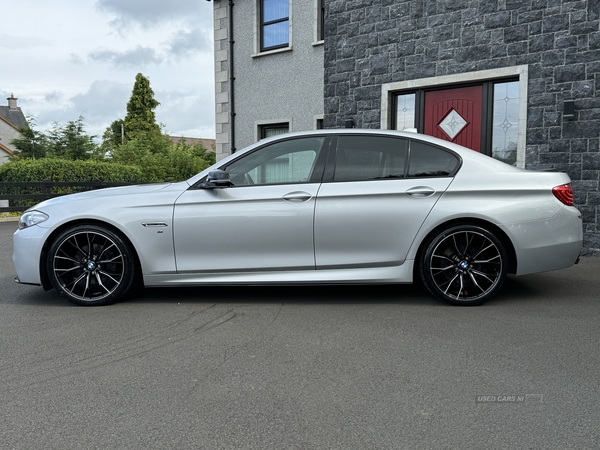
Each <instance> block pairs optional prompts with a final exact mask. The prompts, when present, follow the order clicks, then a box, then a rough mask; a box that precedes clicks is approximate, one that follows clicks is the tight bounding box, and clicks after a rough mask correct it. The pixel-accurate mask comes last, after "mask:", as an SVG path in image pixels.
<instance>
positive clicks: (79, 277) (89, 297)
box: [46, 225, 135, 306]
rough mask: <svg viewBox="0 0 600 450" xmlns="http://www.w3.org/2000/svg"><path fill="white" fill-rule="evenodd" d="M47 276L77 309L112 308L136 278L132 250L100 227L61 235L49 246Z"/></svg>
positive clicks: (83, 228)
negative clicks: (89, 307)
mask: <svg viewBox="0 0 600 450" xmlns="http://www.w3.org/2000/svg"><path fill="white" fill-rule="evenodd" d="M46 263H47V265H46V266H47V268H48V276H49V278H50V281H51V282H52V285H53V286H54V288H55V289H56V290H57V291H58V292H60V294H61V295H62V296H63V297H65V298H66V299H67V300H69V301H70V302H71V303H75V304H76V305H87V306H100V305H109V304H112V303H114V302H115V301H117V300H118V299H119V298H121V297H122V296H124V295H125V294H126V293H127V291H128V290H129V289H130V287H131V285H132V284H133V280H134V278H135V258H134V253H133V250H132V248H131V246H130V245H129V244H128V243H127V242H125V241H124V240H123V239H122V238H121V237H120V236H118V235H117V234H115V233H114V232H112V231H110V230H108V229H107V228H104V227H102V226H98V225H79V226H75V227H72V228H69V229H67V230H65V231H64V232H62V233H61V234H60V235H59V236H58V237H57V238H56V239H55V240H54V241H53V243H52V244H51V245H50V249H49V252H48V258H47V261H46Z"/></svg>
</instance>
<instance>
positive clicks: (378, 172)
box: [333, 135, 408, 181]
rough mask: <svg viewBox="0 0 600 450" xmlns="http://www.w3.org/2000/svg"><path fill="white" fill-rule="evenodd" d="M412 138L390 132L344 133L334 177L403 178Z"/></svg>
mask: <svg viewBox="0 0 600 450" xmlns="http://www.w3.org/2000/svg"><path fill="white" fill-rule="evenodd" d="M407 154H408V141H407V140H406V139H401V138H393V137H386V136H356V135H352V136H340V137H339V139H338V146H337V154H336V165H335V174H334V176H333V179H334V181H365V180H376V179H385V178H403V177H404V175H405V172H406V160H407Z"/></svg>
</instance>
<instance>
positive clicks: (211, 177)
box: [200, 170, 233, 189]
mask: <svg viewBox="0 0 600 450" xmlns="http://www.w3.org/2000/svg"><path fill="white" fill-rule="evenodd" d="M229 186H233V183H232V182H231V179H230V178H229V173H228V172H225V171H224V170H211V171H210V172H208V176H207V177H206V181H205V182H204V183H202V184H201V185H200V187H201V188H203V189H215V188H226V187H229Z"/></svg>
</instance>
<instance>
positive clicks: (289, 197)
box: [282, 191, 312, 203]
mask: <svg viewBox="0 0 600 450" xmlns="http://www.w3.org/2000/svg"><path fill="white" fill-rule="evenodd" d="M282 198H283V199H284V200H286V201H288V202H293V203H300V202H305V201H307V200H310V199H311V198H312V195H310V194H309V193H308V192H301V191H296V192H290V193H289V194H285V195H284V196H283V197H282Z"/></svg>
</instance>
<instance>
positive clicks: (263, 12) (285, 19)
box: [259, 0, 290, 52]
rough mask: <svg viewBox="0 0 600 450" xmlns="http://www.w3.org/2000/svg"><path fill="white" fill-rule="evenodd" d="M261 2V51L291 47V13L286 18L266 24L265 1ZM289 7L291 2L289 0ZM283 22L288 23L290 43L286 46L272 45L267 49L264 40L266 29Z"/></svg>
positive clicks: (285, 44) (261, 0)
mask: <svg viewBox="0 0 600 450" xmlns="http://www.w3.org/2000/svg"><path fill="white" fill-rule="evenodd" d="M259 1H260V51H261V52H267V51H270V50H276V49H279V48H287V47H289V46H290V35H289V23H290V15H289V11H288V15H287V16H286V17H281V18H279V19H275V20H269V21H267V22H265V8H264V0H259ZM288 7H289V0H288ZM281 22H287V23H288V41H287V42H286V43H284V44H278V45H272V46H270V47H265V40H264V36H265V27H266V26H268V25H274V24H276V23H281Z"/></svg>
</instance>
